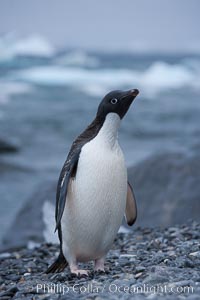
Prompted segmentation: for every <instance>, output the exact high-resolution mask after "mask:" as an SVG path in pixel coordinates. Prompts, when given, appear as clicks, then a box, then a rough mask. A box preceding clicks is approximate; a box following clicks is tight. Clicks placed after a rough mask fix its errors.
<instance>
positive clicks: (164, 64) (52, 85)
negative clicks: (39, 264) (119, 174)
mask: <svg viewBox="0 0 200 300" xmlns="http://www.w3.org/2000/svg"><path fill="white" fill-rule="evenodd" d="M26 46H27V44H26ZM33 46H34V47H35V48H34V47H33ZM2 49H4V51H1V50H2ZM9 49H10V48H9ZM30 49H31V50H30ZM34 49H35V51H34ZM8 54H9V55H8ZM130 88H138V89H139V90H140V95H139V96H138V97H137V98H136V100H135V101H134V103H133V104H132V107H131V108H130V110H129V112H128V114H127V115H126V117H125V119H124V120H123V122H122V126H121V129H120V135H119V138H120V144H121V146H122V148H123V150H124V153H125V157H126V161H127V166H131V165H134V164H137V163H138V162H139V161H141V160H143V159H144V158H146V157H148V156H150V155H151V154H155V153H162V152H165V151H169V152H179V151H186V152H187V153H190V151H191V149H193V148H194V147H195V145H196V144H197V143H199V137H200V126H199V125H200V56H198V55H190V54H187V55H186V54H185V55H178V54H176V55H175V54H174V55H173V54H170V55H164V54H154V55H152V54H151V55H150V54H143V55H142V54H141V55H139V54H119V53H98V52H86V51H80V50H62V51H57V52H56V51H53V50H52V49H49V48H48V47H47V46H46V45H45V44H44V43H42V42H41V41H39V42H38V41H34V42H33V41H32V45H31V47H28V46H27V48H24V47H23V44H20V45H19V44H18V45H17V46H16V45H15V47H12V51H10V52H9V53H8V52H6V51H5V47H4V48H3V46H2V42H1V43H0V140H5V141H7V142H10V143H11V144H14V145H16V146H17V147H18V149H19V150H18V152H16V153H12V154H11V153H10V154H1V155H0V172H1V173H0V196H1V204H0V208H1V209H0V228H1V229H0V238H1V237H2V235H3V234H4V233H5V232H6V229H7V228H8V227H9V225H10V223H11V222H12V220H13V218H14V217H15V215H16V213H17V212H18V211H19V209H20V208H21V207H22V206H23V204H24V203H25V201H27V199H29V198H30V197H31V196H32V194H33V193H34V191H35V190H38V187H39V186H42V185H44V184H45V183H46V182H48V180H49V179H55V180H57V178H58V176H59V171H60V169H61V166H62V164H63V162H64V160H65V158H66V156H67V153H68V150H69V147H70V145H71V143H72V141H73V139H74V138H75V137H76V136H77V135H78V134H79V133H80V132H81V131H82V130H83V129H84V128H85V127H86V126H87V125H88V124H89V123H90V122H91V121H92V119H93V118H94V116H95V113H96V109H97V106H98V104H99V102H100V100H101V99H102V98H103V96H104V95H105V94H106V93H107V92H109V91H111V90H113V89H130ZM2 166H3V167H2Z"/></svg>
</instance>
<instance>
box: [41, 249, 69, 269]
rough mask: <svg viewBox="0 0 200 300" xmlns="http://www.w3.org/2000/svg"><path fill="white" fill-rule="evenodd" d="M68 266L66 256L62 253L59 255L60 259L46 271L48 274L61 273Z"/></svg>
mask: <svg viewBox="0 0 200 300" xmlns="http://www.w3.org/2000/svg"><path fill="white" fill-rule="evenodd" d="M67 265H68V262H67V261H66V259H65V257H64V255H63V254H62V253H60V254H59V256H58V258H57V259H56V260H55V261H54V263H52V265H51V266H50V267H48V269H47V270H46V272H45V273H46V274H49V273H59V272H62V271H63V270H64V269H65V268H66V267H67Z"/></svg>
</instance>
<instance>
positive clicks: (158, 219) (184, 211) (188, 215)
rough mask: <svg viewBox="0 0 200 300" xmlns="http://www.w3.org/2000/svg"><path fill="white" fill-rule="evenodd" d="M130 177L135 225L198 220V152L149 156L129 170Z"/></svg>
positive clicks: (199, 195)
mask: <svg viewBox="0 0 200 300" xmlns="http://www.w3.org/2000/svg"><path fill="white" fill-rule="evenodd" d="M129 180H130V182H131V184H132V186H133V187H134V191H135V195H136V199H137V205H138V219H137V221H136V225H141V226H160V225H162V226H170V225H174V224H181V223H184V222H185V221H187V220H188V219H193V220H196V221H199V219H200V201H199V199H200V185H199V182H200V154H199V153H196V154H193V155H191V156H188V155H185V154H183V153H182V154H180V153H177V154H174V153H165V154H160V155H154V156H151V157H149V158H147V159H146V160H145V161H142V162H141V163H139V164H138V165H136V166H135V167H132V168H130V169H129ZM171 230H173V228H171ZM176 234H177V233H176V232H174V235H176Z"/></svg>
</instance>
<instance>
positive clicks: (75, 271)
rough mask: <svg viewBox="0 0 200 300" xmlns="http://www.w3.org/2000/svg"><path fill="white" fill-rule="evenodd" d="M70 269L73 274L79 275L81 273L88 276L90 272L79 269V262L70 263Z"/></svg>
mask: <svg viewBox="0 0 200 300" xmlns="http://www.w3.org/2000/svg"><path fill="white" fill-rule="evenodd" d="M70 271H71V273H72V274H74V275H77V276H81V275H85V276H88V273H89V271H88V270H83V269H78V266H77V264H72V265H70Z"/></svg>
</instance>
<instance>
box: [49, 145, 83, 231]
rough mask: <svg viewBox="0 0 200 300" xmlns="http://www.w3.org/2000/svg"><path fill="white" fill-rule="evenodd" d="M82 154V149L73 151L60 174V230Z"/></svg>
mask: <svg viewBox="0 0 200 300" xmlns="http://www.w3.org/2000/svg"><path fill="white" fill-rule="evenodd" d="M80 152H81V148H78V149H76V151H71V152H70V153H69V155H68V157H67V160H66V162H65V163H64V166H63V168H62V171H61V173H60V177H59V180H58V186H57V194H56V228H55V231H56V230H57V229H58V228H59V225H60V221H61V218H62V215H63V212H64V208H65V202H66V197H67V190H68V184H69V180H70V178H71V177H74V176H75V174H76V169H77V165H78V159H79V155H80Z"/></svg>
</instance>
